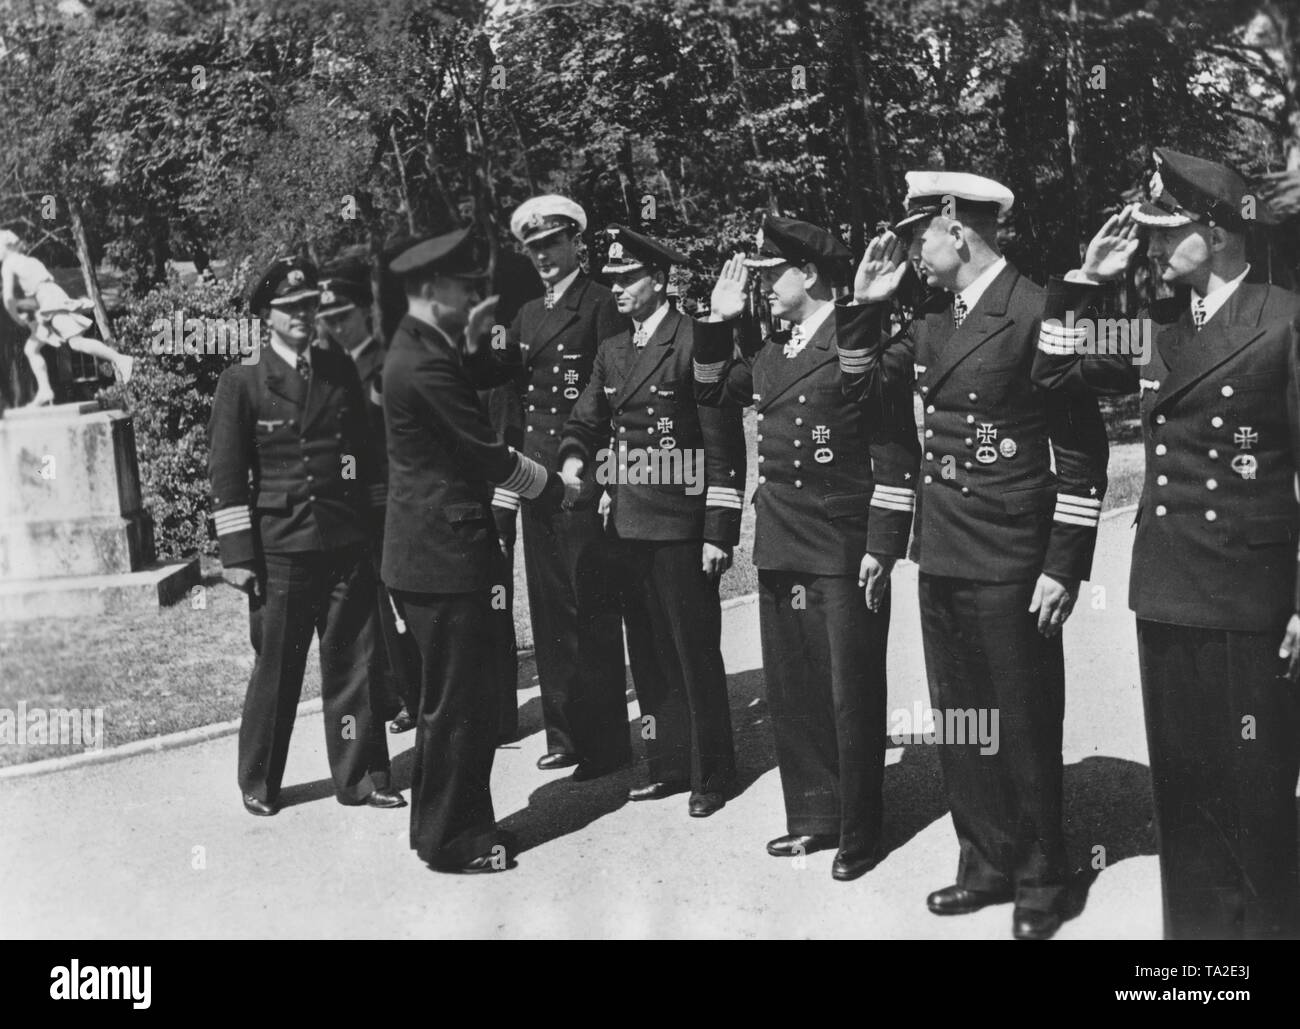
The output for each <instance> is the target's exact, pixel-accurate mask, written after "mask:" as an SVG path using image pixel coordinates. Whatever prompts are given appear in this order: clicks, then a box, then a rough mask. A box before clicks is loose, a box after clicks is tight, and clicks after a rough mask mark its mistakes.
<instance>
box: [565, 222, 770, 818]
mask: <svg viewBox="0 0 1300 1029" xmlns="http://www.w3.org/2000/svg"><path fill="white" fill-rule="evenodd" d="M607 231H608V235H609V237H610V239H611V243H610V246H609V255H608V261H607V263H606V264H605V266H604V271H605V274H607V275H610V276H612V279H611V282H612V284H613V293H614V298H615V300H617V302H618V308H619V311H620V312H622V313H623V314H624V315H626V316H627V317H629V318H630V319H631V326H630V327H629V328H626V329H624V330H623V331H622V332H620V333H619V334H618V335H617V336H614V337H613V338H612V339H608V340H605V342H603V343H602V344H601V346H600V350H599V351H598V352H597V354H596V360H595V364H594V365H593V367H592V371H591V380H590V381H589V382H588V383H587V387H586V389H585V390H583V393H582V396H581V397H580V398H579V400H578V402H577V404H576V405H575V406H574V408H573V413H572V414H571V415H570V416H569V420H568V423H567V424H566V425H565V427H564V432H563V439H562V441H561V443H560V449H559V456H560V462H561V466H562V468H563V475H564V477H565V479H566V480H569V481H578V480H580V479H581V478H582V477H583V476H584V475H587V474H590V473H591V470H592V468H593V466H596V465H599V466H600V467H598V468H595V473H596V475H597V476H598V481H600V482H601V483H602V484H607V487H606V488H607V489H608V491H609V493H610V496H611V498H612V504H611V507H610V510H609V532H610V536H611V537H612V538H613V540H615V541H616V542H615V544H614V547H613V551H614V560H615V563H616V568H617V573H618V575H619V576H620V579H621V582H620V586H621V601H622V605H623V619H624V622H625V624H626V627H627V649H628V656H629V658H630V660H631V664H632V680H633V682H634V684H635V686H636V691H637V699H638V701H639V702H640V706H641V715H642V729H641V734H642V738H643V739H645V741H646V755H647V758H648V764H649V775H650V782H649V783H648V784H647V785H645V786H641V787H637V788H635V789H633V790H631V791H630V792H629V793H628V799H629V800H634V801H643V800H659V799H660V798H663V797H669V796H672V795H674V794H677V793H683V792H685V791H687V790H690V791H691V796H690V800H689V804H688V810H689V813H690V815H691V816H692V817H695V818H705V817H708V816H709V815H712V814H713V813H714V812H716V811H718V810H720V809H721V808H722V807H723V805H724V804H725V803H726V799H727V795H728V793H729V792H730V791H731V789H732V788H733V786H734V783H735V761H736V759H735V751H734V749H733V746H732V737H731V711H730V708H729V707H728V703H727V676H726V670H725V668H724V667H723V663H722V649H721V635H722V612H721V609H720V607H719V600H718V583H719V580H720V579H721V577H722V574H723V573H724V572H725V571H726V570H727V568H729V567H730V566H731V551H732V548H733V547H734V546H735V545H736V542H737V540H738V539H739V538H740V505H741V492H742V490H743V489H744V483H745V440H744V435H743V432H742V429H741V422H740V409H739V408H735V407H733V408H731V409H730V410H722V409H713V408H707V407H697V406H696V403H695V390H694V388H693V386H694V381H693V376H692V371H691V361H692V357H693V355H694V351H695V346H694V337H693V333H692V329H693V325H694V323H693V322H692V320H691V319H690V318H687V317H686V316H685V315H683V314H681V313H680V312H678V311H676V310H674V309H673V308H672V306H671V305H670V304H669V303H668V298H667V285H668V274H669V269H670V268H671V266H672V265H673V264H677V263H681V262H684V261H685V260H686V258H685V257H684V256H683V255H682V254H679V253H677V252H676V251H675V250H673V249H671V248H670V247H666V246H664V245H663V244H662V243H659V242H657V241H656V240H653V239H650V238H649V237H647V236H643V235H642V234H640V233H638V232H633V231H632V230H631V229H625V228H623V227H622V226H618V225H612V226H610V227H609V229H608V230H607ZM611 437H613V440H614V441H616V442H615V446H614V448H611V446H610V444H611ZM651 469H654V471H653V476H652V477H651V476H648V475H647V474H644V473H648V472H649V471H650V470H651Z"/></svg>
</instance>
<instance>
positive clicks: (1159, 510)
mask: <svg viewBox="0 0 1300 1029" xmlns="http://www.w3.org/2000/svg"><path fill="white" fill-rule="evenodd" d="M1168 513H1169V509H1168V508H1166V507H1165V505H1164V504H1157V505H1156V516H1157V517H1159V518H1163V517H1164V516H1165V515H1167V514H1168Z"/></svg>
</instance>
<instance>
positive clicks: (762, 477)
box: [758, 475, 767, 485]
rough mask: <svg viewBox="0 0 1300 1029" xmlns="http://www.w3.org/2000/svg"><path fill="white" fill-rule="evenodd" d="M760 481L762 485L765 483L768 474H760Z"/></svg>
mask: <svg viewBox="0 0 1300 1029" xmlns="http://www.w3.org/2000/svg"><path fill="white" fill-rule="evenodd" d="M758 482H759V485H762V484H763V483H765V482H767V476H766V475H760V476H759V477H758Z"/></svg>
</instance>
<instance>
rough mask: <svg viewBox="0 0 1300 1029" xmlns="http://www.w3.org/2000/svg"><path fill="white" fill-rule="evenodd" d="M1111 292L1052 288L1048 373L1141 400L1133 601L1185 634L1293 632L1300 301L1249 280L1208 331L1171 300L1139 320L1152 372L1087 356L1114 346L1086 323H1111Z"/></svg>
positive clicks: (1063, 382) (1126, 358)
mask: <svg viewBox="0 0 1300 1029" xmlns="http://www.w3.org/2000/svg"><path fill="white" fill-rule="evenodd" d="M1104 292H1105V291H1104V290H1103V289H1102V288H1101V287H1097V286H1092V285H1088V284H1085V283H1077V282H1069V281H1066V280H1064V279H1054V280H1053V281H1052V283H1051V286H1050V288H1049V291H1048V297H1047V304H1046V308H1045V310H1044V313H1043V323H1044V324H1043V330H1042V339H1041V342H1040V344H1039V350H1038V354H1037V356H1036V358H1035V362H1034V377H1035V379H1036V380H1037V381H1038V382H1039V383H1041V384H1042V385H1044V386H1047V387H1050V388H1053V389H1067V390H1073V391H1080V392H1098V393H1110V394H1121V393H1136V392H1139V391H1140V393H1141V417H1142V435H1143V440H1144V445H1145V448H1146V476H1145V479H1144V481H1143V486H1142V497H1141V500H1140V501H1139V504H1138V511H1137V516H1136V524H1137V537H1136V540H1135V542H1134V545H1133V569H1132V575H1131V578H1130V582H1129V605H1130V606H1131V607H1132V609H1133V611H1134V612H1135V613H1136V615H1137V617H1138V618H1142V619H1147V620H1150V621H1157V622H1165V623H1167V624H1171V625H1189V626H1200V627H1204V628H1215V629H1235V630H1245V631H1256V632H1259V631H1277V632H1280V631H1281V629H1282V627H1283V626H1284V625H1285V624H1286V622H1287V620H1288V619H1289V618H1290V616H1291V614H1292V613H1294V612H1295V611H1297V610H1300V595H1298V594H1297V577H1296V541H1297V538H1298V537H1300V505H1297V503H1296V495H1295V490H1294V486H1293V481H1294V478H1295V475H1296V472H1297V470H1300V449H1298V448H1297V443H1296V439H1295V426H1296V418H1297V399H1296V383H1295V379H1294V377H1293V375H1292V374H1291V360H1292V350H1293V344H1292V337H1291V331H1290V324H1289V323H1290V321H1291V320H1292V319H1293V318H1294V317H1295V316H1296V315H1297V314H1300V297H1298V296H1296V294H1294V293H1290V292H1288V291H1287V290H1284V289H1280V288H1279V287H1277V286H1269V285H1260V284H1255V283H1248V282H1243V283H1242V284H1241V285H1239V286H1238V287H1237V289H1236V290H1235V291H1234V292H1233V294H1232V295H1231V296H1230V297H1229V298H1228V300H1227V302H1226V303H1225V304H1224V306H1223V308H1221V309H1220V310H1219V311H1218V312H1216V314H1215V316H1214V317H1213V318H1211V319H1210V320H1209V321H1208V322H1207V323H1206V325H1205V326H1204V327H1203V328H1202V329H1201V330H1200V331H1199V332H1198V331H1197V330H1196V328H1195V326H1194V324H1193V322H1192V318H1191V314H1190V311H1189V307H1188V303H1187V299H1186V296H1179V297H1174V298H1169V300H1166V301H1158V302H1157V303H1156V304H1155V305H1154V306H1153V308H1152V309H1151V310H1150V311H1145V312H1142V313H1141V314H1140V315H1139V318H1138V319H1137V320H1136V322H1137V324H1138V325H1139V326H1140V325H1141V323H1142V322H1143V321H1145V320H1147V319H1150V321H1151V323H1152V324H1153V326H1154V328H1153V330H1152V331H1151V345H1150V360H1149V362H1148V363H1147V364H1146V365H1145V366H1139V365H1137V364H1135V363H1134V362H1133V360H1132V358H1131V356H1130V355H1127V354H1124V353H1116V354H1104V353H1097V354H1093V353H1086V352H1087V351H1088V350H1093V349H1105V348H1103V347H1100V346H1098V345H1096V344H1095V342H1094V343H1089V342H1088V337H1087V334H1086V333H1087V330H1086V328H1081V327H1078V322H1079V321H1080V320H1081V319H1084V320H1095V319H1097V318H1098V316H1099V313H1100V310H1101V308H1100V301H1101V299H1102V296H1103V294H1104ZM1086 324H1087V321H1085V325H1086ZM1094 339H1095V330H1094ZM1111 349H1121V348H1118V347H1113V348H1111ZM1080 350H1082V351H1084V352H1085V353H1083V354H1081V353H1080Z"/></svg>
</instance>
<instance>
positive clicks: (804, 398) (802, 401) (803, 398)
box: [799, 393, 808, 404]
mask: <svg viewBox="0 0 1300 1029" xmlns="http://www.w3.org/2000/svg"><path fill="white" fill-rule="evenodd" d="M799 403H801V404H806V403H808V398H807V397H806V396H804V395H803V394H802V393H800V394H799Z"/></svg>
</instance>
